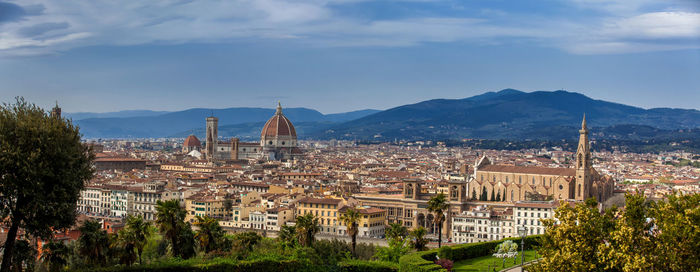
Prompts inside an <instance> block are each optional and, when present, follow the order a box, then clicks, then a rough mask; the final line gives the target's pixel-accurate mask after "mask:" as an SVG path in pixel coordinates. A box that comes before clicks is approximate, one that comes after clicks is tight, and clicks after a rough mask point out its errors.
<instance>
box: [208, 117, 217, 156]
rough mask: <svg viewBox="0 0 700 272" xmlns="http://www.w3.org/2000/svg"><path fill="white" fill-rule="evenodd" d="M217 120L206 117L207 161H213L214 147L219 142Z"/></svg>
mask: <svg viewBox="0 0 700 272" xmlns="http://www.w3.org/2000/svg"><path fill="white" fill-rule="evenodd" d="M218 130H219V118H216V117H214V116H213V114H212V116H209V117H207V159H208V160H209V161H213V160H214V159H215V158H216V145H217V142H218V141H219V131H218Z"/></svg>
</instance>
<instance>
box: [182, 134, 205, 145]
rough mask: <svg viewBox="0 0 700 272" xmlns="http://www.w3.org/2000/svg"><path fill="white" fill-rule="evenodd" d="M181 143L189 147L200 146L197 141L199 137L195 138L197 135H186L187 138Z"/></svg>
mask: <svg viewBox="0 0 700 272" xmlns="http://www.w3.org/2000/svg"><path fill="white" fill-rule="evenodd" d="M183 145H184V146H187V147H191V146H194V147H202V143H201V142H199V139H197V136H194V135H190V136H187V139H185V143H184V144H183Z"/></svg>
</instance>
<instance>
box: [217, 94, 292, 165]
mask: <svg viewBox="0 0 700 272" xmlns="http://www.w3.org/2000/svg"><path fill="white" fill-rule="evenodd" d="M218 125H219V119H218V118H216V117H214V116H211V117H207V128H206V133H207V135H206V149H205V152H206V158H207V160H209V161H216V160H245V159H251V158H252V159H267V160H290V159H293V158H294V157H295V156H298V155H301V150H300V149H299V148H298V147H297V132H296V129H295V128H294V125H293V124H292V122H291V121H289V119H288V118H287V117H286V116H284V114H282V106H281V105H280V104H279V103H278V104H277V110H276V112H275V114H274V115H273V116H272V117H271V118H270V119H269V120H267V122H266V123H265V125H264V126H263V128H262V131H261V133H260V142H241V141H240V140H239V139H238V138H231V139H230V140H229V141H222V140H219V138H218V137H219V136H218ZM209 143H211V144H209Z"/></svg>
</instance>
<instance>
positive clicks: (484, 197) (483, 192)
mask: <svg viewBox="0 0 700 272" xmlns="http://www.w3.org/2000/svg"><path fill="white" fill-rule="evenodd" d="M479 200H481V201H486V200H488V191H486V186H484V187H483V188H482V189H481V197H479Z"/></svg>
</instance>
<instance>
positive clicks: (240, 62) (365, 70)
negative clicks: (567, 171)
mask: <svg viewBox="0 0 700 272" xmlns="http://www.w3.org/2000/svg"><path fill="white" fill-rule="evenodd" d="M506 88H513V89H518V90H522V91H528V92H530V91H538V90H545V91H554V90H560V89H563V90H568V91H574V92H580V93H583V94H585V95H587V96H589V97H591V98H594V99H601V100H607V101H612V102H618V103H623V104H628V105H633V106H638V107H643V108H654V107H672V108H693V109H700V1H698V0H668V1H658V0H657V1H651V0H539V1H528V0H517V1H513V0H488V1H479V0H462V1H452V0H445V1H441V0H434V1H431V0H408V1H401V0H387V1H372V0H364V1H363V0H244V1H238V0H228V1H218V0H197V1H187V0H162V1H159V0H151V1H140V0H133V1H132V0H124V1H112V0H84V1H77V0H61V1H55V0H18V1H13V0H10V1H8V0H0V101H2V102H11V101H13V100H14V97H16V96H22V97H24V98H26V99H27V100H29V101H30V102H33V103H36V104H37V105H39V106H42V107H45V108H50V107H52V106H53V104H54V103H55V102H56V101H58V103H59V104H60V105H61V107H62V108H63V111H64V112H110V111H119V110H133V109H149V110H168V111H173V110H183V109H188V108H195V107H206V108H227V107H266V108H273V107H275V106H276V104H277V101H278V100H279V101H281V102H282V105H283V106H285V107H306V108H312V109H316V110H319V111H321V112H323V113H337V112H345V111H352V110H359V109H368V108H372V109H388V108H392V107H396V106H400V105H404V104H409V103H416V102H420V101H423V100H428V99H435V98H465V97H470V96H473V95H477V94H481V93H484V92H488V91H499V90H501V89H506Z"/></svg>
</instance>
